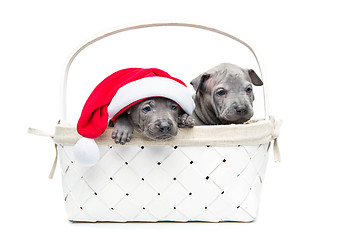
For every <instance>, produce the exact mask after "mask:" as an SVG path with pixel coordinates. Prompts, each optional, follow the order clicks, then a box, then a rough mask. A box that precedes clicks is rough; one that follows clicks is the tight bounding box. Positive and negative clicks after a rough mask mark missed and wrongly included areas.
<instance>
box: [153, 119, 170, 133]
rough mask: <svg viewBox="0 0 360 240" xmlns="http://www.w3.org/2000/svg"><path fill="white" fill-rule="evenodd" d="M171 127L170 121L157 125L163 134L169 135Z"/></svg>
mask: <svg viewBox="0 0 360 240" xmlns="http://www.w3.org/2000/svg"><path fill="white" fill-rule="evenodd" d="M171 125H172V124H170V123H169V122H168V121H161V122H159V123H157V124H156V125H155V126H156V128H158V129H159V131H160V132H162V133H168V132H169V131H170V129H171Z"/></svg>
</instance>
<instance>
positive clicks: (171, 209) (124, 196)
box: [54, 23, 278, 222]
mask: <svg viewBox="0 0 360 240" xmlns="http://www.w3.org/2000/svg"><path fill="white" fill-rule="evenodd" d="M159 26H182V27H192V28H200V29H204V30H208V31H212V32H216V33H219V34H221V35H224V36H226V37H229V38H232V39H234V40H235V41H238V42H240V43H242V44H243V45H245V46H246V47H248V48H249V49H250V51H251V52H252V53H253V54H254V56H255V58H256V55H255V53H254V52H253V50H252V49H251V48H250V46H248V45H247V44H246V43H244V42H243V41H241V40H240V39H238V38H236V37H234V36H232V35H230V34H227V33H224V32H221V31H219V30H216V29H213V28H208V27H204V26H199V25H192V24H179V23H171V24H169V23H166V24H165V23H161V24H148V25H139V26H134V27H130V28H125V29H120V30H117V31H113V32H110V33H107V34H105V35H103V36H100V37H98V38H96V39H94V40H92V41H90V42H88V43H87V44H85V45H84V46H82V47H81V48H80V49H79V50H78V51H77V52H76V53H75V54H74V55H73V57H72V58H71V59H70V61H69V63H68V66H67V68H66V73H65V79H64V82H63V85H62V94H61V96H62V100H61V103H62V104H61V106H60V116H61V118H60V122H59V124H58V125H57V127H56V132H55V136H54V142H55V144H56V145H57V150H58V153H59V157H60V165H61V169H62V171H61V172H62V177H63V190H64V202H65V206H66V210H67V213H68V218H69V220H70V221H76V222H78V221H79V222H108V221H111V222H129V221H141V222H157V221H180V222H186V221H209V222H219V221H240V222H251V221H254V220H255V218H256V216H257V212H258V205H259V197H260V190H261V186H262V182H263V178H264V173H265V169H266V164H267V160H268V151H269V148H270V143H271V141H273V140H275V139H276V137H277V135H278V124H277V122H276V121H275V120H274V118H272V117H269V116H268V113H267V112H266V111H265V115H266V118H265V119H264V120H258V121H253V122H250V123H248V124H242V125H226V126H197V127H194V128H193V129H179V133H178V135H177V136H176V137H174V138H173V139H171V140H170V141H166V142H157V141H152V140H149V139H145V138H143V137H142V136H141V135H140V134H137V133H134V136H133V139H132V141H131V142H130V143H127V146H119V145H115V144H114V142H113V140H112V139H111V131H112V130H111V129H107V130H106V132H105V133H104V134H103V135H102V136H100V137H99V138H97V139H96V142H97V144H98V145H99V148H100V154H101V160H100V161H99V163H98V164H97V165H96V166H94V167H91V168H87V167H83V166H81V165H79V164H78V163H77V161H76V160H75V157H74V154H73V148H74V145H75V143H76V141H77V140H78V139H79V138H80V136H79V135H78V133H77V132H76V128H75V127H74V126H72V125H69V124H68V123H67V122H66V86H67V77H68V71H69V68H70V65H71V63H72V62H73V60H74V59H75V57H76V56H77V55H78V54H79V53H80V52H81V51H82V50H83V49H84V48H86V47H87V46H89V45H91V44H92V43H94V42H96V41H99V40H101V39H103V38H105V37H108V36H111V35H113V34H117V33H120V32H124V31H128V30H133V29H140V28H147V27H159ZM256 60H257V58H256ZM257 61H258V60H257ZM260 71H261V70H260ZM260 74H261V73H260ZM264 94H265V91H264ZM264 99H265V97H264ZM264 105H265V109H266V104H264Z"/></svg>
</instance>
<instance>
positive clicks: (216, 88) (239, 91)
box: [191, 64, 263, 124]
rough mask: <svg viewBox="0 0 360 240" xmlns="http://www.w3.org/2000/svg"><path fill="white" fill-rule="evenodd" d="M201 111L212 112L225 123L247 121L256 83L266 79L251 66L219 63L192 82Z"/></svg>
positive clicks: (250, 115) (258, 84)
mask: <svg viewBox="0 0 360 240" xmlns="http://www.w3.org/2000/svg"><path fill="white" fill-rule="evenodd" d="M191 85H193V87H194V89H195V90H196V96H195V98H197V100H198V101H200V103H201V104H203V105H204V106H203V109H202V111H207V110H208V111H213V114H214V115H215V116H216V118H218V119H219V120H220V122H221V123H222V124H231V123H244V122H246V121H248V120H249V119H250V118H251V117H252V116H253V115H254V111H253V101H254V99H255V98H254V94H253V85H255V86H261V85H263V82H262V81H261V79H260V78H259V77H258V75H257V74H256V73H255V72H254V70H252V69H243V68H240V67H238V66H235V65H232V64H220V65H219V66H217V67H215V68H212V69H210V70H209V71H207V72H205V73H203V74H201V75H200V76H199V77H197V78H196V79H194V80H193V81H191Z"/></svg>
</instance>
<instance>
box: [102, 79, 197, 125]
mask: <svg viewBox="0 0 360 240" xmlns="http://www.w3.org/2000/svg"><path fill="white" fill-rule="evenodd" d="M148 97H164V98H168V99H171V100H173V101H174V102H176V103H177V104H178V105H179V106H180V107H181V108H182V109H183V110H184V111H185V112H186V113H187V114H189V115H191V114H192V112H193V111H194V109H195V103H194V100H193V99H192V95H191V93H190V91H189V89H188V88H187V87H185V86H184V85H182V84H181V83H179V82H177V81H175V80H173V79H171V78H165V77H146V78H142V79H139V80H136V81H133V82H130V83H128V84H126V85H124V86H123V87H121V88H119V89H118V91H117V92H116V94H115V96H114V97H113V98H112V100H111V102H110V104H109V106H108V114H109V119H111V118H113V117H114V116H115V115H116V114H117V113H118V112H119V111H120V110H121V109H123V108H124V107H126V106H128V105H129V104H131V103H133V102H135V101H138V100H140V99H143V98H148Z"/></svg>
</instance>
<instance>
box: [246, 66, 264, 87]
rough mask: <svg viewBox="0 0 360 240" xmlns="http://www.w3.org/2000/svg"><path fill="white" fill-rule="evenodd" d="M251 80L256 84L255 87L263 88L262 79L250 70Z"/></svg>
mask: <svg viewBox="0 0 360 240" xmlns="http://www.w3.org/2000/svg"><path fill="white" fill-rule="evenodd" d="M248 73H249V76H250V79H251V82H252V84H254V85H255V86H262V85H263V82H262V81H261V79H260V78H259V76H258V75H257V74H256V72H255V71H254V70H252V69H249V70H248Z"/></svg>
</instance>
